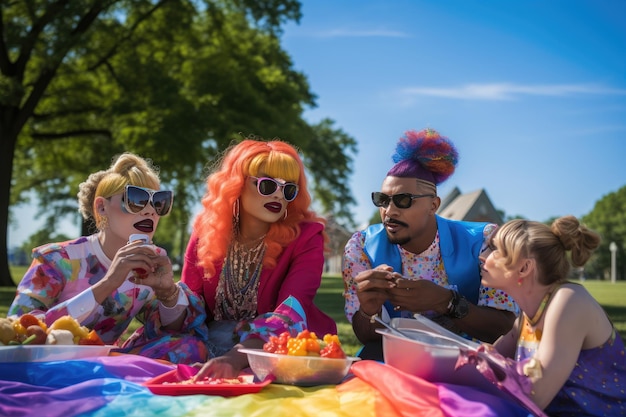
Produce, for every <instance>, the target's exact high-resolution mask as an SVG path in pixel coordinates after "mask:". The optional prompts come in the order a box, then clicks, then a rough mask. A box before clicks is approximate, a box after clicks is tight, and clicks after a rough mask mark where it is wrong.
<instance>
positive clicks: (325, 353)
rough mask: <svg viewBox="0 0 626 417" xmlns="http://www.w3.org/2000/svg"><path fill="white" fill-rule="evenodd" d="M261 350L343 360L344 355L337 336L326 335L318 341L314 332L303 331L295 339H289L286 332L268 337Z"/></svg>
mask: <svg viewBox="0 0 626 417" xmlns="http://www.w3.org/2000/svg"><path fill="white" fill-rule="evenodd" d="M263 350H264V351H266V352H270V353H278V354H283V355H292V356H321V357H323V358H342V359H343V358H345V357H346V354H345V352H344V351H343V349H342V348H341V342H339V336H337V335H336V334H335V335H331V334H326V335H324V338H323V339H318V338H317V335H316V334H315V333H314V332H311V331H309V330H303V331H301V332H300V333H298V335H297V336H296V337H291V336H290V335H289V333H288V332H283V333H281V334H280V335H278V336H270V340H269V341H268V342H266V343H265V344H264V345H263Z"/></svg>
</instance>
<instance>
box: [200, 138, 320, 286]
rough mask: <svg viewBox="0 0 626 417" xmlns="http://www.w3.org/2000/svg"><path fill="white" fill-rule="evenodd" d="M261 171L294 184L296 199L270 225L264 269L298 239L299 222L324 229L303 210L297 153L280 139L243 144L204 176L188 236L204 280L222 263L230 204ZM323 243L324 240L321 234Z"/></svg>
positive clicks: (229, 234) (305, 198)
mask: <svg viewBox="0 0 626 417" xmlns="http://www.w3.org/2000/svg"><path fill="white" fill-rule="evenodd" d="M261 169H263V173H264V174H265V175H267V176H270V177H273V178H282V179H284V180H285V181H288V182H295V183H296V184H298V187H299V190H298V195H297V197H296V198H295V200H293V201H291V202H290V203H289V205H288V210H287V217H286V218H285V219H281V220H280V221H278V222H276V223H273V224H272V225H271V226H270V229H269V231H268V233H267V235H266V237H265V243H266V245H267V248H266V250H265V256H264V258H263V267H264V268H266V267H267V268H273V267H274V266H275V265H276V259H277V258H278V256H279V255H280V254H281V252H282V250H283V247H285V246H287V245H288V244H289V243H290V242H292V241H293V240H294V239H296V238H297V237H298V235H299V233H300V226H299V223H301V222H320V223H323V224H325V220H324V219H323V218H322V217H318V216H317V215H316V214H315V212H313V211H311V210H310V209H309V206H310V205H311V196H310V194H309V191H308V188H307V180H306V177H305V172H304V164H303V163H302V160H301V158H300V156H299V155H298V151H297V150H296V149H295V148H294V147H293V146H291V145H289V144H288V143H286V142H283V141H280V140H272V141H260V140H251V139H246V140H243V141H242V142H240V143H238V144H236V145H232V146H230V147H229V148H228V149H227V150H226V151H225V152H224V154H223V155H222V158H221V159H220V160H219V161H218V164H217V167H216V169H214V170H213V172H212V173H211V174H210V175H209V176H208V177H207V180H206V187H207V188H206V194H205V195H204V197H203V198H202V206H203V209H202V211H201V212H200V214H198V217H197V218H196V219H195V222H194V232H195V233H196V235H197V237H198V261H199V262H198V265H199V266H201V267H202V268H204V271H205V274H204V275H205V278H207V279H209V278H211V277H213V276H214V275H215V266H214V264H219V263H221V262H222V261H223V260H224V257H225V256H226V253H227V251H228V247H229V246H230V244H231V241H232V238H233V204H234V202H235V200H237V199H238V198H239V196H240V195H241V193H242V191H243V187H244V185H245V180H246V178H248V177H249V176H258V175H260V173H261ZM324 240H325V241H326V242H327V241H328V237H327V235H326V234H324Z"/></svg>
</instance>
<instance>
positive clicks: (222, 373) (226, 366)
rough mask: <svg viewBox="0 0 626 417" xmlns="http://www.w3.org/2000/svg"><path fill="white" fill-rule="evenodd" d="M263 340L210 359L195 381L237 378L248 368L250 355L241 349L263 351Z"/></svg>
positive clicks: (243, 344) (248, 342)
mask: <svg viewBox="0 0 626 417" xmlns="http://www.w3.org/2000/svg"><path fill="white" fill-rule="evenodd" d="M263 343H264V342H263V340H261V339H249V340H246V341H245V342H243V343H240V344H237V345H235V347H233V348H232V349H231V350H229V351H228V352H226V353H225V354H224V355H223V356H218V357H217V358H213V359H209V361H208V362H206V363H205V364H204V365H203V366H202V368H201V369H200V371H199V372H198V373H197V374H196V376H195V377H194V380H195V381H198V380H201V379H204V378H236V377H238V376H239V373H240V372H241V371H242V370H243V369H245V368H247V367H248V355H246V354H245V353H241V352H239V348H243V347H245V348H248V349H261V348H263Z"/></svg>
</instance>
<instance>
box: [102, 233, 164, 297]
mask: <svg viewBox="0 0 626 417" xmlns="http://www.w3.org/2000/svg"><path fill="white" fill-rule="evenodd" d="M157 258H160V257H159V256H157V255H156V254H155V253H154V249H152V248H151V247H149V246H145V245H142V244H141V242H139V241H136V242H132V243H129V244H127V245H124V246H122V247H121V248H120V249H119V250H118V251H117V253H116V254H115V257H114V258H113V260H112V261H111V266H110V267H109V269H108V271H107V273H106V275H105V276H104V278H103V279H102V281H103V283H107V284H109V285H111V286H113V287H115V288H118V287H119V286H120V285H122V284H123V283H124V281H125V280H126V277H127V276H128V274H130V273H131V272H133V273H134V274H135V276H136V277H138V276H142V277H143V276H145V277H148V276H149V275H150V274H151V273H154V271H156V269H157V267H158V263H157V262H156V260H157ZM138 282H141V281H138Z"/></svg>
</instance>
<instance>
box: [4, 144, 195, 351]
mask: <svg viewBox="0 0 626 417" xmlns="http://www.w3.org/2000/svg"><path fill="white" fill-rule="evenodd" d="M78 203H79V211H80V212H81V214H82V215H83V217H84V218H85V219H86V220H90V221H92V222H93V223H94V225H95V227H96V231H95V233H94V234H92V235H89V236H83V237H79V238H78V239H74V240H70V241H66V242H58V243H50V244H47V245H43V246H40V247H38V248H35V249H33V261H32V264H31V266H30V268H29V269H28V270H27V272H26V274H25V275H24V277H23V279H22V281H21V282H20V284H19V285H18V288H17V295H16V297H15V300H14V301H13V303H12V305H11V307H10V308H9V316H21V315H23V314H26V313H31V314H35V315H38V316H40V317H44V318H45V321H46V323H47V324H48V325H50V324H52V323H53V322H54V321H55V320H56V319H58V318H59V317H62V316H65V315H70V316H72V317H74V318H75V319H76V320H77V321H78V322H79V323H80V324H81V325H83V326H86V327H87V328H89V329H93V330H95V331H96V332H97V333H98V335H99V336H100V339H102V341H103V342H104V343H105V344H108V345H111V344H113V345H115V344H118V343H119V342H120V337H121V336H122V334H124V332H125V331H126V330H127V329H128V326H129V324H130V323H131V321H132V320H133V319H134V318H138V319H140V320H141V321H142V322H143V323H145V325H144V326H143V327H141V328H140V329H139V330H137V331H136V332H135V334H133V335H132V336H131V337H130V338H129V339H128V340H127V341H126V342H125V343H124V344H123V346H121V347H120V349H119V351H121V352H131V353H136V354H140V355H143V356H148V357H153V358H157V359H165V360H169V361H171V362H177V363H193V362H197V361H199V360H203V359H204V358H205V357H206V348H205V346H204V344H203V343H202V342H200V339H199V338H203V337H206V327H205V326H204V323H203V322H204V307H203V304H202V301H201V300H200V299H199V298H198V297H197V296H196V295H195V294H194V293H193V292H191V291H190V290H189V289H188V288H187V286H186V285H184V284H180V283H176V282H175V281H174V279H173V278H174V276H173V273H172V265H171V262H170V259H169V258H168V256H167V254H166V252H165V250H164V249H162V248H159V247H158V246H155V245H153V244H151V242H152V237H153V236H154V233H155V232H156V229H157V226H158V224H159V220H160V218H161V217H162V216H166V215H167V214H169V212H170V210H171V209H172V204H173V193H172V191H168V190H160V180H159V174H158V171H157V169H156V168H155V167H154V166H153V165H152V164H151V162H150V161H149V160H145V159H143V158H141V157H139V156H137V155H134V154H132V153H124V154H122V155H120V156H119V157H117V158H116V159H115V160H114V161H113V163H112V165H111V166H110V167H109V169H107V170H103V171H99V172H95V173H93V174H91V175H90V176H89V177H88V178H87V181H85V182H83V183H81V184H80V187H79V192H78ZM137 234H139V235H141V236H139V237H142V238H143V240H142V239H140V240H136V241H132V242H131V240H133V239H131V237H132V236H133V235H137ZM194 336H197V337H194ZM198 337H199V338H198Z"/></svg>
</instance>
